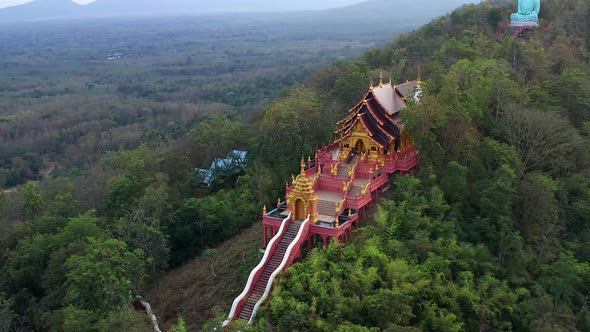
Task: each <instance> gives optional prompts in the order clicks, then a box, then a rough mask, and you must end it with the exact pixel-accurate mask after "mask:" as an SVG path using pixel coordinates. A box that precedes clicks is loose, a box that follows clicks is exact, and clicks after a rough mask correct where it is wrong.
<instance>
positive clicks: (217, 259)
mask: <svg viewBox="0 0 590 332" xmlns="http://www.w3.org/2000/svg"><path fill="white" fill-rule="evenodd" d="M261 247H262V226H261V223H259V222H257V223H256V224H255V225H253V226H252V227H250V228H249V229H246V230H244V231H243V232H242V233H240V235H238V236H236V237H235V238H233V239H231V240H228V241H226V242H225V243H223V244H222V245H221V246H219V247H218V248H216V249H215V250H216V252H215V254H214V255H213V256H212V257H197V258H195V259H193V260H192V261H190V262H188V263H186V264H184V265H183V266H181V267H179V268H176V269H175V270H172V271H170V272H169V273H168V274H166V275H165V276H164V277H162V278H161V280H160V294H159V296H158V292H157V290H156V287H155V285H154V286H153V287H151V288H149V289H148V290H146V292H145V293H146V294H145V298H146V300H148V301H149V302H150V304H151V305H152V306H153V307H154V312H155V314H156V316H157V317H158V321H159V322H160V327H161V328H162V330H163V331H166V330H168V329H169V327H170V326H171V325H173V324H175V323H176V320H177V317H178V315H182V317H183V318H184V319H185V321H186V323H187V326H188V328H189V329H188V330H189V331H199V330H200V329H201V327H202V326H203V324H204V323H205V322H206V321H208V320H209V319H211V318H213V312H212V311H211V309H212V308H214V307H216V306H219V307H221V308H222V309H223V310H224V311H226V312H228V313H229V309H230V307H231V304H232V302H233V300H234V298H235V297H236V296H237V295H239V294H240V293H241V292H242V290H243V288H244V286H245V283H246V280H247V278H248V274H249V273H250V270H251V269H252V268H254V266H256V264H258V262H259V260H260V258H261V256H262V255H261V254H259V253H258V249H259V248H261ZM210 262H211V263H212V265H213V270H214V271H215V274H216V275H217V277H215V276H214V275H213V272H212V271H211V266H210Z"/></svg>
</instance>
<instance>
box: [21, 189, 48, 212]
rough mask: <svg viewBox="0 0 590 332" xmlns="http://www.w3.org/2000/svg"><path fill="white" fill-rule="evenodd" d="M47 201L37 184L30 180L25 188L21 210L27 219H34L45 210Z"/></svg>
mask: <svg viewBox="0 0 590 332" xmlns="http://www.w3.org/2000/svg"><path fill="white" fill-rule="evenodd" d="M44 206H45V202H44V200H43V197H41V194H40V193H39V192H38V190H37V186H36V185H35V184H34V183H32V182H29V183H28V184H27V185H26V186H25V187H24V188H23V199H22V202H21V205H20V212H21V213H22V215H23V217H24V218H25V220H32V219H33V218H35V217H37V216H39V215H40V214H41V212H42V211H43V208H44Z"/></svg>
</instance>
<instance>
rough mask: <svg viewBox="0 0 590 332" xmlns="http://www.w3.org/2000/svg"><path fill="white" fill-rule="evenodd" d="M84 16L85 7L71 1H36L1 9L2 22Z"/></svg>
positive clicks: (0, 17) (0, 18) (0, 19)
mask: <svg viewBox="0 0 590 332" xmlns="http://www.w3.org/2000/svg"><path fill="white" fill-rule="evenodd" d="M81 15H84V7H83V6H81V5H79V4H77V3H75V2H73V1H71V0H36V1H33V2H29V3H27V4H24V5H20V6H14V7H8V8H3V9H0V22H5V21H28V20H39V19H49V18H51V19H60V18H70V17H76V16H81Z"/></svg>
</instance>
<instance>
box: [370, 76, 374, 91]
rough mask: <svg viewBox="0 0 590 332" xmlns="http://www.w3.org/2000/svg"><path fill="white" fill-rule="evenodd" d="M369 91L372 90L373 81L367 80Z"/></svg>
mask: <svg viewBox="0 0 590 332" xmlns="http://www.w3.org/2000/svg"><path fill="white" fill-rule="evenodd" d="M369 90H373V79H372V78H371V79H370V80H369Z"/></svg>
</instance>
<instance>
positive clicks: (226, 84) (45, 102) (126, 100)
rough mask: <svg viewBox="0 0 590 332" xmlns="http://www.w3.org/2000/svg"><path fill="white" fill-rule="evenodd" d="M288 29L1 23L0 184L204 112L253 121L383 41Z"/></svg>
mask: <svg viewBox="0 0 590 332" xmlns="http://www.w3.org/2000/svg"><path fill="white" fill-rule="evenodd" d="M284 22H285V15H284V14H283V15H273V16H270V15H261V16H260V17H257V16H254V17H250V16H239V15H236V16H231V15H229V16H228V15H225V16H224V15H220V16H203V17H198V18H197V19H195V18H192V17H186V18H179V19H172V18H159V19H155V18H149V19H148V18H143V19H142V18H136V19H127V20H121V19H118V20H117V19H102V20H99V19H95V20H90V21H88V22H83V23H82V22H77V21H72V22H65V21H64V22H38V23H36V24H33V25H30V24H27V23H12V24H7V23H1V22H0V57H1V58H2V59H3V60H2V61H0V187H2V188H5V189H7V188H12V187H14V186H17V185H21V184H24V183H26V182H27V181H29V180H39V179H41V178H42V177H43V176H44V175H48V174H49V173H51V171H53V170H54V169H56V168H57V169H58V170H59V171H61V172H64V173H68V172H71V171H72V170H74V171H75V170H77V169H86V168H88V167H89V166H90V165H92V164H94V163H96V162H97V161H98V160H99V159H100V158H101V157H102V156H103V155H104V154H105V153H106V152H109V151H117V150H119V149H133V148H136V147H137V146H139V145H140V144H141V143H145V144H149V145H156V144H160V143H165V142H170V141H176V140H179V139H181V138H183V137H184V136H185V135H186V134H187V133H188V131H190V128H191V126H193V125H195V124H196V123H199V122H201V121H202V120H203V118H204V117H207V116H209V115H211V114H219V113H223V112H232V111H233V112H235V113H236V114H237V115H239V116H240V119H241V121H244V122H252V119H251V117H252V116H254V113H255V110H257V109H259V108H260V107H262V105H266V104H268V103H269V102H271V101H272V100H273V99H274V98H275V97H276V96H277V95H278V94H279V93H280V92H281V91H283V90H284V89H288V87H291V86H293V85H296V84H301V83H303V82H304V81H305V80H306V79H308V78H309V77H310V76H311V75H312V73H314V72H315V71H317V70H318V69H319V68H321V66H323V65H326V64H329V63H331V62H333V61H337V60H340V61H344V60H350V59H353V58H354V57H356V56H358V55H359V54H361V52H363V51H364V50H366V49H367V48H369V47H372V46H375V45H379V44H383V43H385V42H386V41H387V38H388V37H387V36H388V35H386V34H378V35H375V36H370V35H369V36H365V35H366V34H367V33H366V32H367V31H369V29H371V28H373V26H372V25H368V26H366V27H363V28H362V29H360V30H359V29H357V28H354V29H353V28H344V29H341V30H334V29H332V30H327V29H324V30H321V29H322V28H323V27H324V25H323V24H319V23H318V24H315V25H310V24H308V23H307V22H306V21H305V20H304V18H291V19H290V20H289V21H287V23H288V24H285V23H284ZM324 24H325V25H328V24H329V21H328V22H326V23H324ZM317 29H320V31H322V32H320V33H317V32H316V30H317ZM396 29H399V30H398V31H406V30H407V29H408V28H407V25H401V24H400V25H399V26H398V27H397V28H396ZM193 162H195V163H197V164H198V166H202V165H201V163H202V162H204V161H203V160H194V161H193ZM209 162H210V160H209ZM57 173H59V172H57Z"/></svg>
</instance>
